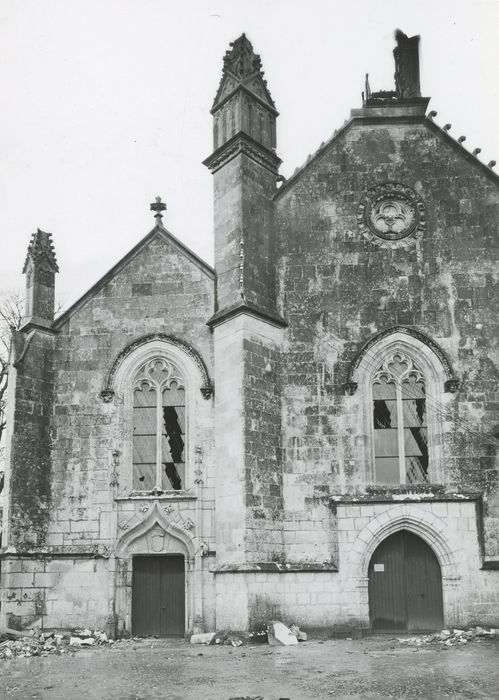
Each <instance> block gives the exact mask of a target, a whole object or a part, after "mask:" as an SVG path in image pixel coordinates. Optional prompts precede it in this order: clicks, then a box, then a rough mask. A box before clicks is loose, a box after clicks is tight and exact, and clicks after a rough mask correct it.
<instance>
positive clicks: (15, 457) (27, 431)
mask: <svg viewBox="0 0 499 700" xmlns="http://www.w3.org/2000/svg"><path fill="white" fill-rule="evenodd" d="M24 342H25V343H29V344H28V345H27V349H26V351H25V353H24V356H23V358H22V360H21V362H20V363H19V365H18V367H17V370H14V372H13V374H12V375H11V376H12V380H13V382H15V387H14V391H15V399H16V400H15V406H14V410H13V425H12V426H11V432H12V443H11V445H10V457H11V459H10V461H11V469H10V473H9V474H8V475H7V483H8V484H9V491H10V493H11V498H10V504H9V505H10V509H9V512H10V522H9V523H8V526H7V531H8V533H9V534H8V537H9V544H10V545H11V546H14V547H18V548H21V549H23V548H25V549H30V548H32V547H37V546H38V547H39V546H44V545H46V544H47V541H48V537H49V530H50V527H49V521H50V513H51V510H50V508H51V503H52V477H53V472H52V464H51V457H50V455H51V447H52V440H53V438H54V434H53V432H52V424H51V414H52V399H53V391H54V365H53V359H54V358H53V349H54V337H53V335H51V334H49V333H45V332H42V331H35V332H34V334H33V335H32V336H31V337H30V339H29V341H28V339H27V338H25V339H24ZM4 544H6V543H5V542H4Z"/></svg>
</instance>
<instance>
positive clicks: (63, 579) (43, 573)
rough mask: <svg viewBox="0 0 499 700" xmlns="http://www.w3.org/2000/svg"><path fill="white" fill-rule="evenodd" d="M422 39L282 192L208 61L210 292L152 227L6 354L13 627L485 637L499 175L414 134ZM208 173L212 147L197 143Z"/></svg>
mask: <svg viewBox="0 0 499 700" xmlns="http://www.w3.org/2000/svg"><path fill="white" fill-rule="evenodd" d="M418 51H419V37H411V38H408V37H407V36H405V35H404V34H403V33H402V32H400V31H398V32H397V34H396V47H395V50H394V58H395V89H393V90H384V91H379V92H373V91H372V90H371V87H370V85H369V80H368V78H367V77H366V83H365V90H364V92H363V101H362V106H361V107H360V108H356V109H353V110H352V112H351V115H350V118H349V119H348V120H347V121H346V123H345V124H344V125H343V126H342V127H341V128H340V129H339V130H338V131H337V132H335V134H334V135H333V136H332V138H331V139H330V140H329V141H327V142H326V143H324V144H323V145H321V147H320V148H319V150H318V151H317V152H316V153H314V154H313V155H312V156H311V157H310V158H309V159H308V160H307V163H306V164H305V165H304V166H303V167H301V168H299V169H298V170H297V171H295V173H294V175H293V176H292V177H291V178H289V179H288V180H285V179H284V178H283V177H282V176H280V175H279V166H280V163H281V161H280V159H279V157H278V155H277V152H276V147H277V145H276V144H277V139H276V120H277V117H278V112H277V109H276V106H275V104H274V101H273V98H272V96H271V93H270V91H269V88H268V86H267V83H266V81H265V79H264V74H263V71H262V65H261V61H260V58H259V56H258V55H257V54H255V53H254V51H253V47H252V45H251V43H250V41H249V40H248V38H247V37H246V36H245V35H244V34H243V35H242V36H241V37H239V38H238V39H237V40H236V41H235V42H233V43H232V44H231V46H230V49H229V50H228V51H227V52H226V54H225V57H224V59H223V71H222V79H221V82H220V85H219V87H218V90H217V92H216V96H215V100H214V103H213V106H212V110H211V114H212V117H213V152H212V153H211V155H209V156H208V157H207V158H206V160H205V161H204V162H205V165H206V166H207V167H208V168H209V169H210V170H211V172H212V173H213V180H214V212H215V214H214V245H215V269H212V268H211V267H210V266H209V265H207V264H206V263H205V262H203V261H202V260H201V259H199V258H198V257H197V256H196V255H195V254H194V253H193V252H191V251H190V250H189V249H187V248H186V247H185V246H184V245H183V244H182V243H181V242H180V241H179V240H177V239H176V238H175V237H174V236H173V235H172V234H171V233H170V232H169V231H168V230H167V228H166V227H165V224H164V221H163V219H164V218H166V213H165V210H166V205H165V204H164V203H163V202H162V201H161V198H160V197H156V199H155V201H153V203H152V204H151V211H152V212H154V218H155V225H154V228H153V229H152V230H151V231H150V233H148V234H147V235H146V236H145V238H143V239H142V240H141V241H140V242H139V243H138V244H137V246H136V247H135V248H134V249H133V250H132V251H130V252H129V253H128V254H127V255H126V256H125V257H124V258H123V259H122V260H120V261H119V262H118V263H117V264H116V265H115V266H114V267H113V268H112V269H111V270H110V271H109V272H108V273H107V274H106V275H105V276H104V277H103V278H102V279H100V280H99V281H98V282H96V283H95V284H94V286H93V287H91V289H90V290H89V291H88V292H87V293H86V294H85V295H84V296H83V297H82V298H81V299H80V300H79V301H77V302H76V303H75V304H74V305H73V306H72V307H71V308H69V309H68V310H67V311H65V312H64V313H62V314H61V315H59V316H58V317H57V318H55V319H54V286H55V274H56V273H57V272H58V265H57V262H56V257H55V253H54V246H53V242H52V236H51V234H49V233H45V232H44V231H41V230H38V231H37V232H36V233H35V234H33V237H32V240H31V243H30V244H29V248H28V253H27V257H26V262H25V265H24V270H23V272H24V273H25V275H26V313H25V318H24V321H23V325H22V327H21V329H20V330H19V331H15V332H14V337H13V342H12V352H11V358H10V374H9V399H8V428H7V443H6V450H7V462H6V474H5V490H4V495H5V508H4V512H3V533H2V548H1V596H2V598H1V620H0V623H1V624H2V625H3V626H8V627H10V628H16V629H24V628H26V627H28V626H30V625H33V624H39V625H42V626H45V627H78V626H83V627H90V628H92V629H94V628H96V629H103V628H105V629H106V631H108V633H110V634H113V635H117V636H120V635H123V634H129V633H131V634H158V635H160V636H169V635H179V636H183V635H185V634H190V633H194V632H196V633H200V632H205V631H213V630H215V629H223V628H230V629H233V630H234V629H236V630H256V629H260V628H261V627H262V625H264V624H265V623H266V622H268V621H269V620H276V619H279V620H282V621H283V622H284V623H286V624H288V625H289V624H292V623H295V624H297V625H299V626H300V628H302V629H305V630H313V629H322V630H325V629H327V630H332V631H341V630H353V629H361V628H362V629H373V630H407V631H409V630H427V629H437V628H441V626H442V625H445V626H448V627H452V626H467V625H471V624H477V623H480V624H483V625H491V626H495V627H497V626H499V617H498V604H499V490H498V486H499V484H498V469H499V461H498V448H499V386H498V381H499V355H498V352H497V339H498V335H499V333H498V331H499V320H498V316H497V309H498V308H499V293H498V279H499V274H498V272H499V267H498V257H499V256H498V253H499V240H498V230H497V226H498V213H499V190H498V186H497V185H498V178H497V176H496V175H495V173H494V172H493V171H492V170H491V167H488V166H485V165H484V164H483V163H482V162H481V161H480V160H478V158H477V157H476V155H477V154H473V153H470V152H469V151H468V150H467V149H466V148H465V146H464V143H463V142H464V139H463V138H459V139H457V140H455V139H454V138H453V137H452V136H451V135H450V134H449V133H448V129H442V128H440V127H439V126H438V125H437V124H436V123H435V121H434V118H433V117H434V116H436V114H435V113H434V112H430V113H429V114H428V116H427V113H426V112H427V107H428V103H429V98H427V97H423V96H421V88H420V76H419V54H418ZM207 150H208V147H207Z"/></svg>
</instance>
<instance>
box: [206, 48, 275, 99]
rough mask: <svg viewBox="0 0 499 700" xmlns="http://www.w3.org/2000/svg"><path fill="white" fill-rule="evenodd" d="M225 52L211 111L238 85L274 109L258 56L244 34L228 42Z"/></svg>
mask: <svg viewBox="0 0 499 700" xmlns="http://www.w3.org/2000/svg"><path fill="white" fill-rule="evenodd" d="M230 47H231V48H230V49H228V50H227V51H226V52H225V56H224V59H223V72H222V79H221V81H220V85H219V88H218V91H217V94H216V97H215V100H214V102H213V107H212V112H213V111H214V110H216V109H217V108H218V107H219V106H220V104H221V103H222V102H225V100H227V99H228V97H229V96H230V95H231V94H232V93H233V92H234V91H235V90H236V89H237V88H239V87H241V86H242V87H244V88H245V89H247V90H249V91H250V92H251V93H253V94H254V95H255V96H256V97H258V98H259V99H260V100H261V101H262V102H263V103H265V104H266V105H267V106H269V107H271V108H272V109H274V110H275V104H274V101H273V100H272V97H271V95H270V92H269V89H268V87H267V81H266V80H265V79H264V77H263V76H264V72H263V70H262V61H261V59H260V56H259V55H258V54H256V53H255V52H254V51H253V46H252V44H251V41H250V40H249V39H248V38H247V36H246V34H241V36H240V37H239V38H238V39H236V40H235V41H232V42H231V43H230Z"/></svg>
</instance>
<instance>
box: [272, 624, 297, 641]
mask: <svg viewBox="0 0 499 700" xmlns="http://www.w3.org/2000/svg"><path fill="white" fill-rule="evenodd" d="M267 635H268V638H269V644H270V645H271V646H290V645H291V644H298V639H297V638H296V634H293V632H292V631H291V630H290V629H289V627H286V625H284V624H283V623H282V622H278V621H274V622H269V624H268V627H267Z"/></svg>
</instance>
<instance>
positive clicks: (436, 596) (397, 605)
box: [368, 530, 443, 632]
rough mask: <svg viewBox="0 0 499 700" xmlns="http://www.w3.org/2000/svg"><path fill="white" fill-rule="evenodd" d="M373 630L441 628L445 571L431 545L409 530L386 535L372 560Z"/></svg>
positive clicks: (371, 607) (370, 589) (407, 630)
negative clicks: (443, 571) (443, 575)
mask: <svg viewBox="0 0 499 700" xmlns="http://www.w3.org/2000/svg"><path fill="white" fill-rule="evenodd" d="M368 576H369V616H370V620H371V627H372V629H373V631H406V632H415V631H418V632H423V631H430V630H437V629H442V626H443V602H442V574H441V571H440V564H439V563H438V559H437V557H436V556H435V554H434V552H433V550H432V549H431V547H429V546H428V545H427V544H426V542H424V541H423V540H422V539H421V538H420V537H418V536H417V535H414V534H413V533H412V532H409V531H408V530H400V531H399V532H396V533H394V534H393V535H390V536H389V537H387V538H386V540H384V541H383V542H382V543H381V544H380V545H379V546H378V547H377V548H376V550H375V551H374V554H373V555H372V557H371V561H370V562H369V571H368Z"/></svg>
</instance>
